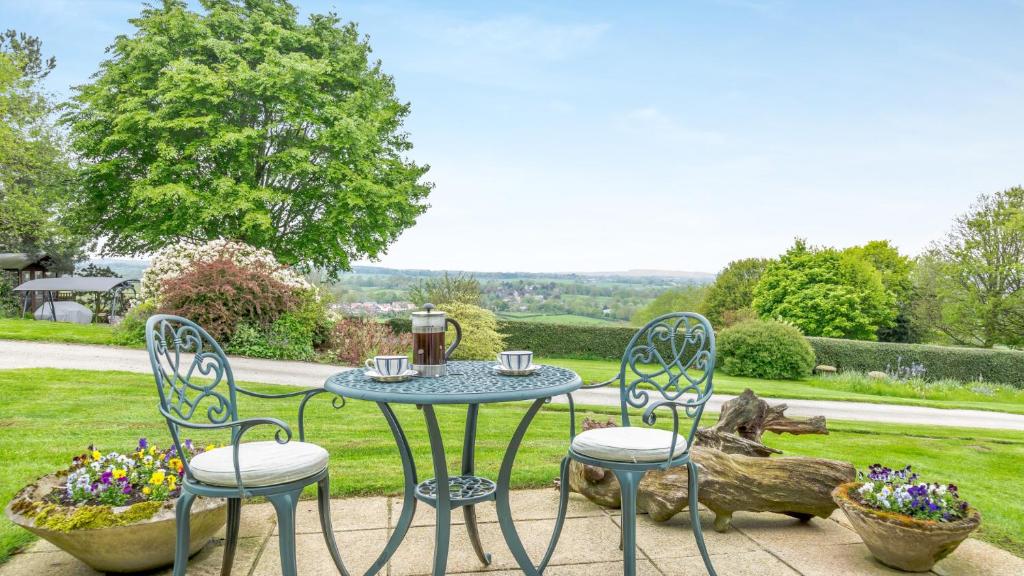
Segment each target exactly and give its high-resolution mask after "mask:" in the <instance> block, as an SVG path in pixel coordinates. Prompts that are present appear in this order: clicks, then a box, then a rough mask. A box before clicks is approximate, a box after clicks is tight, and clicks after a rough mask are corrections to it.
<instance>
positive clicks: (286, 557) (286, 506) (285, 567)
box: [267, 488, 302, 576]
mask: <svg viewBox="0 0 1024 576" xmlns="http://www.w3.org/2000/svg"><path fill="white" fill-rule="evenodd" d="M301 493H302V489H301V488H300V489H298V490H292V491H290V492H284V493H281V494H273V495H271V496H267V498H269V499H270V503H271V504H273V505H274V510H276V511H277V532H278V543H279V544H280V548H281V574H282V575H283V576H297V573H298V563H297V560H296V556H295V512H296V509H297V508H298V505H299V494H301Z"/></svg>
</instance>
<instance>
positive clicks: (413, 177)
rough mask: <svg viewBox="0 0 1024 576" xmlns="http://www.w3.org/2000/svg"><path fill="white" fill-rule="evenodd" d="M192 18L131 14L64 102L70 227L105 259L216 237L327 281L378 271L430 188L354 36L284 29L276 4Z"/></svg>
mask: <svg viewBox="0 0 1024 576" xmlns="http://www.w3.org/2000/svg"><path fill="white" fill-rule="evenodd" d="M200 4H201V5H202V7H203V8H204V12H203V13H197V12H193V11H191V10H189V9H188V7H187V5H186V3H185V2H184V1H183V0H164V2H163V4H162V6H160V7H155V8H147V9H145V10H143V12H142V15H141V16H140V17H139V18H136V19H134V20H132V21H131V22H132V24H133V25H134V26H135V27H136V29H137V30H136V32H135V34H133V35H131V36H119V37H118V38H117V39H116V40H115V41H114V44H113V45H112V46H110V47H109V49H108V52H109V55H110V57H109V59H107V60H105V61H104V62H103V63H102V64H101V65H100V70H99V72H98V73H97V74H96V76H95V77H94V79H93V81H92V82H91V83H89V84H86V85H84V86H79V87H77V88H76V95H75V96H74V98H73V102H72V104H71V109H70V111H69V113H68V114H67V115H66V116H65V120H66V122H67V123H68V125H69V127H70V129H71V135H72V138H73V145H74V150H75V151H76V152H77V154H78V157H79V161H80V163H81V175H82V180H81V186H80V189H79V195H78V197H77V202H76V216H75V221H76V223H77V224H78V225H79V226H80V227H82V228H83V229H88V230H91V231H93V232H94V233H95V234H97V235H100V236H102V245H103V248H104V251H105V252H108V253H115V254H138V253H145V252H152V251H154V250H156V249H158V248H160V247H163V246H165V245H167V244H170V243H173V242H176V241H179V240H183V239H187V240H193V241H200V240H209V239H213V238H218V237H223V238H228V239H235V240H241V241H243V242H246V243H248V244H252V245H254V246H259V247H264V248H268V249H270V250H271V251H273V252H274V254H275V255H276V256H277V257H278V258H279V259H281V260H282V261H284V262H288V263H296V264H301V265H304V266H307V267H318V268H322V269H324V270H326V271H327V272H328V273H329V274H334V273H337V272H338V271H340V270H344V269H347V268H348V267H349V263H350V262H351V261H352V260H353V259H358V258H364V257H369V258H376V257H378V256H379V255H380V254H382V253H383V251H384V250H385V249H386V248H387V246H388V245H389V244H390V243H391V242H393V241H394V240H395V239H396V238H397V237H398V235H399V234H400V233H401V232H402V231H403V230H404V229H405V228H407V227H409V226H411V225H412V224H414V223H415V218H416V217H417V216H418V215H419V214H421V213H422V212H423V211H424V210H425V209H426V205H425V204H424V201H425V198H426V197H427V195H428V193H429V191H430V184H429V183H425V182H422V181H421V179H422V177H423V176H424V174H425V173H426V171H427V169H428V168H427V167H426V166H419V165H417V164H415V163H413V162H411V161H409V160H408V159H406V158H405V156H404V155H405V153H406V152H408V151H409V150H410V149H411V146H412V145H411V143H410V142H409V140H408V138H407V135H406V134H405V133H404V132H403V131H402V125H403V121H404V119H405V117H406V116H407V114H408V113H409V106H408V104H403V103H400V102H399V101H398V100H397V99H396V97H395V86H394V83H393V81H392V79H391V77H390V76H388V75H386V74H384V73H382V72H381V69H380V62H379V61H371V60H370V46H369V45H368V44H367V42H366V41H365V40H364V39H361V38H360V36H359V33H358V31H357V29H356V26H355V24H352V23H347V24H343V23H342V22H341V20H340V19H339V18H338V17H337V16H336V15H333V14H328V15H312V16H310V17H309V21H308V23H306V24H300V23H299V22H298V21H297V11H296V9H295V7H293V6H292V5H291V4H290V3H288V2H287V1H285V0H201V1H200Z"/></svg>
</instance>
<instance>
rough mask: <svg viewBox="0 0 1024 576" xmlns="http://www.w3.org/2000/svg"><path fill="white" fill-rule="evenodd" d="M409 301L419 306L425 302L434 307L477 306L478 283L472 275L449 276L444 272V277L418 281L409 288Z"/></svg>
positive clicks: (478, 301)
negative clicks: (452, 305) (453, 305)
mask: <svg viewBox="0 0 1024 576" xmlns="http://www.w3.org/2000/svg"><path fill="white" fill-rule="evenodd" d="M409 300H411V301H412V302H413V303H414V304H416V305H419V306H422V305H423V304H426V303H427V302H430V303H431V304H433V305H435V306H444V305H446V304H456V303H458V304H472V305H474V306H479V305H480V301H481V293H480V281H479V280H477V279H476V278H474V277H473V275H472V274H463V273H462V272H459V273H458V274H455V275H450V274H448V272H447V271H445V273H444V276H438V277H436V278H427V279H426V280H420V281H419V282H417V283H416V284H414V285H413V286H412V287H411V288H409Z"/></svg>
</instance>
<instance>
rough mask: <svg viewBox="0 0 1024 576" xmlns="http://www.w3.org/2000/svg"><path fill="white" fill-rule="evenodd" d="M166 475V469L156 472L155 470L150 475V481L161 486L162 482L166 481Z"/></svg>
mask: <svg viewBox="0 0 1024 576" xmlns="http://www.w3.org/2000/svg"><path fill="white" fill-rule="evenodd" d="M164 477H165V474H164V471H163V470H162V469H161V470H157V471H156V472H153V475H152V476H150V477H149V483H150V484H153V485H154V486H159V485H160V484H163V483H164Z"/></svg>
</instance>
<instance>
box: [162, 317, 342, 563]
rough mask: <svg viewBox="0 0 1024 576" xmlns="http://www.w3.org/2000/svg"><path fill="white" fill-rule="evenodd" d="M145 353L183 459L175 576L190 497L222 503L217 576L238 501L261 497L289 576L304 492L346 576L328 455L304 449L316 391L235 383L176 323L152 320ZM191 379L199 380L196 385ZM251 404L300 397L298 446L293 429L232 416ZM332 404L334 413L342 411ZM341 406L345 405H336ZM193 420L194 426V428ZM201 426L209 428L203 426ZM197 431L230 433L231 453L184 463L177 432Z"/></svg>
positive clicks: (202, 336)
mask: <svg viewBox="0 0 1024 576" xmlns="http://www.w3.org/2000/svg"><path fill="white" fill-rule="evenodd" d="M146 348H147V349H148V350H149V360H150V363H151V364H152V366H153V375H154V377H155V378H156V386H157V390H158V391H159V393H160V404H159V410H160V413H161V414H162V415H163V416H164V418H165V419H166V420H167V426H168V428H170V431H171V439H172V440H173V441H174V445H175V447H176V448H177V450H178V454H180V455H181V457H182V458H181V459H182V462H183V465H184V469H185V479H184V482H182V485H181V495H180V496H179V497H178V503H177V507H176V509H175V515H176V517H177V543H176V547H175V555H174V576H184V575H185V569H186V567H187V564H188V551H189V511H190V509H191V508H192V503H193V502H194V501H195V498H196V496H205V497H209V498H226V499H227V500H228V523H227V536H226V541H225V545H224V560H223V563H222V565H221V574H222V576H228V575H229V574H230V573H231V564H232V562H233V561H234V556H235V549H236V547H237V544H238V528H239V525H240V521H241V513H242V498H248V497H253V496H263V497H266V498H267V499H268V500H270V502H271V504H272V505H273V506H274V509H275V511H276V512H277V524H278V533H279V542H280V548H281V573H282V574H284V575H285V576H295V574H296V557H295V512H296V507H297V506H298V502H299V495H300V494H301V493H302V490H303V488H305V487H306V486H309V485H311V484H316V485H317V496H318V499H317V502H318V508H319V512H320V526H321V528H323V532H324V540H326V541H327V548H328V549H329V550H330V553H331V558H333V559H334V564H335V566H336V567H337V569H338V572H340V573H341V574H342V575H343V576H348V572H347V571H346V570H345V566H344V564H343V563H342V560H341V554H340V553H339V552H338V545H337V543H336V542H335V541H334V532H333V530H332V528H331V514H330V491H329V484H328V482H329V481H328V474H327V460H328V454H327V451H326V450H324V449H323V448H321V447H320V446H317V445H316V444H310V443H307V442H305V441H304V440H305V430H304V426H303V413H304V411H305V408H306V403H307V402H309V400H310V398H312V397H313V396H316V395H317V394H320V393H322V392H324V390H322V389H313V390H298V391H295V392H289V393H285V394H262V393H259V392H253V391H250V390H246V389H245V388H242V387H241V386H238V385H237V384H236V383H235V379H234V376H233V375H232V373H231V366H230V365H229V364H228V360H227V358H226V357H225V355H224V351H223V350H222V349H221V347H220V345H219V344H217V342H216V341H215V340H214V339H213V338H212V337H211V336H210V335H209V334H208V333H207V332H206V331H205V330H203V329H202V328H201V327H199V326H198V325H196V324H195V323H193V322H191V321H189V320H187V319H185V318H181V317H179V316H168V315H156V316H153V317H151V318H150V319H149V321H148V322H146ZM197 379H201V380H198V381H197ZM239 393H241V394H245V395H248V396H253V397H256V398H293V397H301V398H302V400H301V401H300V403H299V439H298V441H291V439H292V429H291V428H290V427H289V426H288V425H287V424H285V423H284V422H282V421H281V420H278V419H276V418H246V419H239V416H238V402H237V397H238V394H239ZM338 402H339V399H337V398H336V399H335V401H334V403H335V407H336V408H337V407H340V404H338ZM341 402H343V401H341ZM193 417H196V420H199V422H195V421H193ZM203 419H205V420H207V421H208V422H203V421H202V420H203ZM257 426H269V427H272V428H276V431H275V434H274V440H270V441H262V442H260V441H252V442H242V437H243V436H244V435H245V433H246V432H247V431H248V430H250V429H251V428H254V427H257ZM183 428H184V429H191V430H196V431H213V430H224V431H225V432H226V431H228V430H230V433H231V434H230V440H231V442H230V445H228V446H224V447H221V448H215V449H212V450H209V451H206V452H202V453H200V454H197V455H196V456H195V457H193V458H191V459H189V458H188V452H187V451H185V450H182V448H183V444H182V438H181V429H183Z"/></svg>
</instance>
